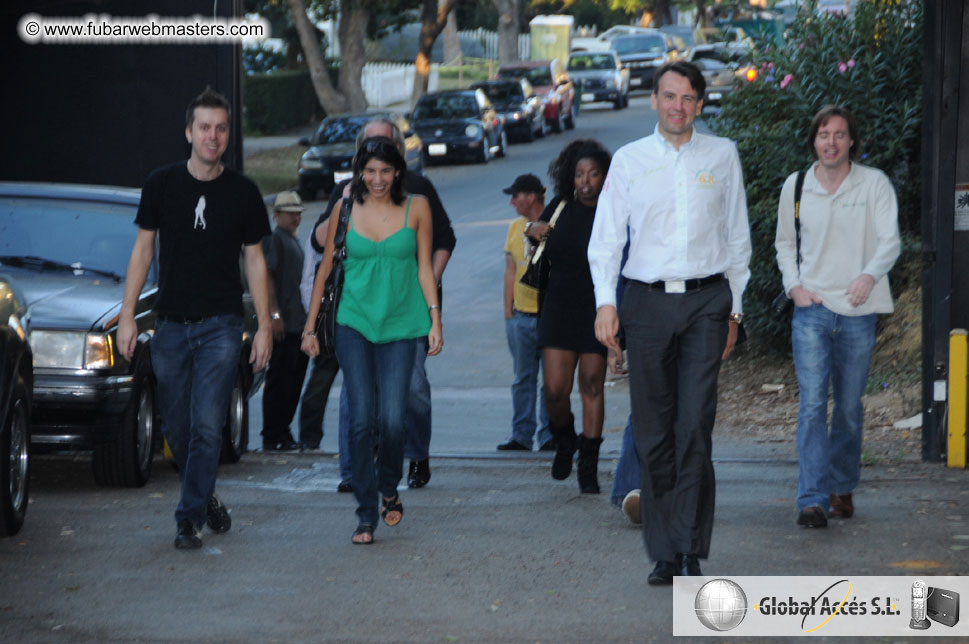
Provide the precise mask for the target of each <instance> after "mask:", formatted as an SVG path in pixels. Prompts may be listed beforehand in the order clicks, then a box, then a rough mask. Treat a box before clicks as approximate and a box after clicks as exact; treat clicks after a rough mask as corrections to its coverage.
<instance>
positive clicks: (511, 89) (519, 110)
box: [471, 78, 545, 143]
mask: <svg viewBox="0 0 969 644" xmlns="http://www.w3.org/2000/svg"><path fill="white" fill-rule="evenodd" d="M471 89H480V90H481V91H483V92H484V93H485V95H486V96H487V97H488V100H490V101H491V104H492V105H494V106H495V109H496V110H498V113H499V114H501V117H502V118H503V119H504V121H505V132H506V133H507V135H508V138H509V139H512V138H514V139H517V140H519V141H525V142H526V143H527V142H529V141H533V140H535V138H536V137H542V136H544V135H545V118H544V117H543V115H542V99H541V97H539V96H538V95H537V94H535V90H534V89H533V88H532V84H531V83H529V82H528V81H527V80H526V79H524V78H515V79H506V80H493V81H481V82H479V83H475V84H473V85H472V86H471Z"/></svg>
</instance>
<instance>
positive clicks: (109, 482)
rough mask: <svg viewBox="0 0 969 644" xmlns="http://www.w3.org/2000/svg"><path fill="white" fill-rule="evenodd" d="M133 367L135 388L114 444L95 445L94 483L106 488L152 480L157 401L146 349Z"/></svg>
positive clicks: (128, 485) (133, 485) (140, 484)
mask: <svg viewBox="0 0 969 644" xmlns="http://www.w3.org/2000/svg"><path fill="white" fill-rule="evenodd" d="M142 353H143V354H144V355H143V356H142V357H141V358H140V359H139V360H138V362H137V364H136V365H135V375H134V388H133V389H132V391H131V400H130V401H129V403H128V408H127V409H125V412H124V416H123V417H122V421H121V429H120V431H119V432H118V436H117V438H116V439H115V440H114V441H110V442H105V443H98V444H97V445H95V446H94V458H93V460H92V463H91V465H92V468H93V470H94V480H95V482H97V484H98V485H102V486H105V487H142V486H143V485H144V484H145V483H147V482H148V479H149V478H151V461H152V457H153V456H154V448H155V423H156V421H157V420H158V402H157V400H158V398H157V391H156V389H155V377H154V375H153V374H152V371H151V362H150V360H149V358H148V348H147V347H145V348H144V349H142Z"/></svg>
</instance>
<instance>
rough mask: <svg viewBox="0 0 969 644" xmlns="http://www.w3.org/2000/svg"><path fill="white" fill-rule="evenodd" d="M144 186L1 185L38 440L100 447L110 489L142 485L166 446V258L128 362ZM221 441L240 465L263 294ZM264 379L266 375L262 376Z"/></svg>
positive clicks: (0, 251) (152, 282)
mask: <svg viewBox="0 0 969 644" xmlns="http://www.w3.org/2000/svg"><path fill="white" fill-rule="evenodd" d="M140 196H141V195H140V191H139V190H134V189H129V188H112V187H105V186H80V185H69V184H41V183H0V270H2V271H3V272H5V273H6V274H8V275H10V276H11V277H12V278H13V279H15V280H16V281H17V283H18V285H19V287H20V289H21V290H22V292H23V294H24V297H25V299H26V304H27V307H28V311H29V314H30V322H31V332H30V345H31V349H32V352H33V401H32V402H33V405H32V408H31V420H32V427H31V445H32V446H33V448H34V451H35V452H39V451H41V450H44V451H51V450H65V449H82V450H93V459H92V466H93V470H94V478H95V480H96V481H97V482H98V484H100V485H111V486H123V487H139V486H142V485H144V484H145V482H146V481H148V478H149V476H150V474H151V465H152V456H153V451H154V448H155V447H156V446H158V445H160V444H161V442H162V437H161V432H159V431H156V430H157V429H158V427H159V425H158V420H159V419H158V404H157V395H156V386H155V377H154V374H153V373H152V368H151V356H150V353H149V346H150V343H151V338H152V335H153V333H154V326H155V314H154V313H153V312H152V310H151V309H152V305H153V304H154V301H155V297H156V295H157V292H158V273H157V265H158V261H157V256H156V260H155V261H154V262H153V263H152V267H151V270H150V271H149V274H148V276H147V279H146V281H145V286H144V288H143V289H142V290H141V293H140V295H139V297H138V302H137V304H136V308H135V320H136V322H137V324H138V329H139V333H140V336H139V338H138V346H137V349H136V350H135V354H134V356H133V359H132V360H131V361H130V362H129V361H128V360H126V359H125V358H124V356H122V355H121V353H120V351H119V350H118V345H117V340H116V334H117V323H118V314H119V312H120V311H121V303H122V299H123V296H124V288H125V282H124V279H125V272H126V270H127V266H128V259H129V257H130V255H131V248H132V246H133V245H134V241H135V236H136V234H137V230H138V229H137V227H136V226H135V225H134V223H133V222H134V218H135V213H136V211H137V208H138V203H139V200H140ZM243 307H244V308H245V309H246V311H247V312H249V313H248V314H247V315H246V324H247V326H246V331H245V333H244V335H243V348H242V351H241V352H240V355H239V369H238V373H237V375H236V382H235V385H234V389H233V392H232V404H231V405H230V408H229V412H228V415H227V419H226V425H225V429H224V433H223V441H222V460H223V462H236V461H238V460H239V458H240V457H241V455H242V454H243V452H244V451H245V449H246V446H247V444H248V433H249V426H248V423H249V415H248V402H247V400H248V395H249V393H250V392H251V391H254V389H255V388H254V387H253V384H254V378H253V374H252V370H251V368H250V366H249V360H248V359H249V351H250V346H251V338H252V336H253V334H254V331H255V322H254V320H253V316H252V314H251V311H252V310H253V307H252V298H251V296H249V295H248V294H246V295H245V296H244V298H243ZM260 377H261V374H260Z"/></svg>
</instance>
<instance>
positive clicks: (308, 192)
mask: <svg viewBox="0 0 969 644" xmlns="http://www.w3.org/2000/svg"><path fill="white" fill-rule="evenodd" d="M298 192H299V198H300V199H302V200H303V201H315V200H316V192H317V191H316V189H315V188H312V189H311V188H302V187H301V188H300V189H299V191H298Z"/></svg>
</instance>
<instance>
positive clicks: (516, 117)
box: [511, 112, 522, 121]
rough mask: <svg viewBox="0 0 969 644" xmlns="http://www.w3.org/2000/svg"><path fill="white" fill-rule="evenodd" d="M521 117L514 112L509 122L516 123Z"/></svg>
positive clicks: (518, 113) (519, 113)
mask: <svg viewBox="0 0 969 644" xmlns="http://www.w3.org/2000/svg"><path fill="white" fill-rule="evenodd" d="M521 117H522V115H521V112H515V113H514V114H512V115H511V120H512V121H517V120H518V119H520V118H521Z"/></svg>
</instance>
